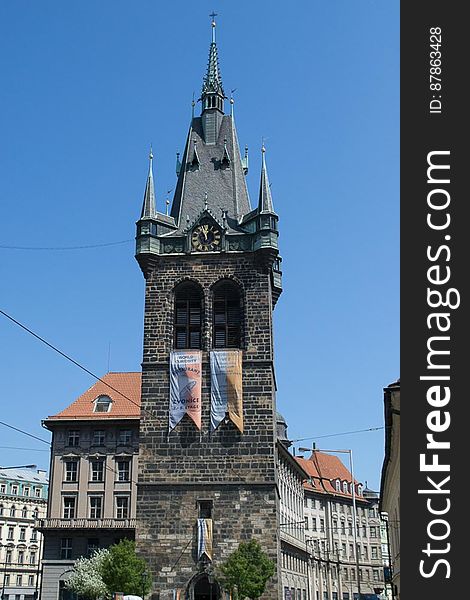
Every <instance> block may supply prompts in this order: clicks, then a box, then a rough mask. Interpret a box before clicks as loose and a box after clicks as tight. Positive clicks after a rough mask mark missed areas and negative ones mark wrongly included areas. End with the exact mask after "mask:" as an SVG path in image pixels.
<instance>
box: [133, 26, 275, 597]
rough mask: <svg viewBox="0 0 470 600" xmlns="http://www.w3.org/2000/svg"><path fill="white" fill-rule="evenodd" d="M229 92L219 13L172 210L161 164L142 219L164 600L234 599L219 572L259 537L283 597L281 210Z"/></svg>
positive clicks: (146, 381)
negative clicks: (275, 314)
mask: <svg viewBox="0 0 470 600" xmlns="http://www.w3.org/2000/svg"><path fill="white" fill-rule="evenodd" d="M225 100H226V97H225V93H224V89H223V86H222V79H221V74H220V68H219V63H218V49H217V44H216V40H215V23H214V22H213V23H212V42H211V44H210V49H209V61H208V67H207V71H206V75H205V77H204V80H203V87H202V93H201V98H200V101H201V114H200V115H199V116H193V118H192V120H191V124H190V128H189V132H188V137H187V141H186V146H185V150H184V152H183V154H182V158H181V160H180V158H179V156H178V160H177V177H178V179H177V183H176V188H175V195H174V198H173V202H172V206H171V210H170V213H169V214H163V213H161V212H157V210H156V207H155V192H154V184H153V174H152V171H151V168H150V171H149V176H148V180H147V185H146V189H145V195H144V202H143V207H142V213H141V218H140V220H139V221H138V223H137V236H136V243H137V246H136V258H137V260H138V262H139V265H140V267H141V269H142V272H143V274H144V277H145V282H146V291H145V316H144V348H143V362H142V419H141V430H140V457H139V481H138V498H137V530H136V542H137V549H138V551H139V553H140V554H141V555H142V556H143V557H144V558H145V559H146V560H147V563H148V565H149V568H150V570H151V573H152V577H153V581H154V589H153V594H154V598H159V599H161V600H163V599H164V598H173V597H174V596H175V595H177V594H179V595H180V597H181V598H189V599H191V600H205V599H206V598H209V597H210V598H212V599H213V600H217V599H219V598H221V597H223V590H222V589H221V586H220V585H219V583H218V581H217V577H216V573H217V569H218V567H219V566H220V565H221V564H222V563H223V562H224V561H225V560H226V559H227V558H228V556H229V555H230V554H231V552H232V551H234V550H235V549H236V548H237V547H238V544H239V543H240V541H243V540H248V539H250V538H255V539H257V540H258V541H259V542H260V543H261V545H262V547H263V548H264V550H265V551H266V552H267V553H268V554H269V556H270V557H271V558H272V560H273V561H274V562H275V565H276V572H275V575H274V577H273V578H272V579H271V580H270V581H269V582H268V587H267V590H266V593H265V594H264V596H263V598H269V599H271V600H272V599H274V598H280V597H281V583H280V568H281V567H280V558H281V546H280V536H279V524H280V521H279V518H280V507H279V506H280V501H279V494H278V485H277V476H278V474H277V452H278V450H277V446H276V410H275V378H274V356H273V335H272V311H273V309H274V306H275V304H276V301H277V299H278V297H279V295H280V293H281V272H280V258H279V255H278V245H277V238H278V216H277V214H276V213H275V211H274V208H273V202H272V197H271V191H270V187H269V182H268V177H267V170H266V162H265V153H264V148H263V152H262V168H261V182H260V188H259V196H258V202H257V203H256V205H255V207H254V208H252V206H251V204H250V200H249V196H248V190H247V185H246V181H245V175H246V173H247V170H248V157H247V154H246V152H245V155H244V156H243V157H242V156H241V154H240V149H239V145H238V139H237V132H236V128H235V121H234V116H233V100H231V110H230V114H226V113H225V110H224V104H225ZM260 109H261V107H260ZM151 160H152V156H151ZM191 361H192V363H191ZM190 363H191V364H192V365H193V366H192V367H190V366H189V365H190ZM221 365H222V366H221ZM170 371H171V373H172V377H173V378H172V379H171V378H170ZM229 371H230V372H229ZM221 382H222V383H221ZM219 384H220V385H221V386H222V391H221V390H220V388H219ZM191 390H193V391H192V392H191ZM224 401H226V402H228V406H227V410H224V408H223V403H224ZM235 405H236V406H235ZM181 410H182V412H183V413H184V416H182V418H181V419H179V417H178V419H177V418H176V415H180V416H181ZM221 411H222V414H221ZM219 417H220V418H219ZM204 532H206V533H204ZM201 535H202V536H203V538H201ZM204 535H206V537H204ZM207 536H209V537H210V546H211V548H210V550H208V547H207V545H205V544H206V542H207ZM204 548H205V550H204ZM206 550H207V552H206ZM209 555H210V556H209Z"/></svg>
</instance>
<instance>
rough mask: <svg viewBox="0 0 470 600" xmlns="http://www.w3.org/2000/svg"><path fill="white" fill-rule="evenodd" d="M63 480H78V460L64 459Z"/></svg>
mask: <svg viewBox="0 0 470 600" xmlns="http://www.w3.org/2000/svg"><path fill="white" fill-rule="evenodd" d="M65 481H72V482H76V481H78V460H66V461H65Z"/></svg>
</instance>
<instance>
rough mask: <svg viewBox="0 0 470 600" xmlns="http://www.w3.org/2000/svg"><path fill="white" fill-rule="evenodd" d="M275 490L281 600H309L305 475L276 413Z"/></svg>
mask: <svg viewBox="0 0 470 600" xmlns="http://www.w3.org/2000/svg"><path fill="white" fill-rule="evenodd" d="M277 436H278V442H277V446H278V465H277V470H278V487H279V496H280V513H281V519H280V520H281V522H280V524H279V534H280V540H281V586H282V598H283V600H307V599H310V593H309V592H310V590H309V588H310V585H311V583H310V579H311V574H310V553H309V548H308V545H307V543H306V536H305V527H304V523H305V517H304V484H305V481H306V480H307V479H308V478H309V474H308V473H307V472H306V471H305V470H304V469H303V468H302V466H301V465H300V463H299V461H297V460H296V459H295V457H294V456H292V454H290V452H289V451H288V448H289V446H290V445H291V443H290V441H289V440H288V438H287V423H286V421H285V419H284V417H283V416H282V415H281V414H280V413H277Z"/></svg>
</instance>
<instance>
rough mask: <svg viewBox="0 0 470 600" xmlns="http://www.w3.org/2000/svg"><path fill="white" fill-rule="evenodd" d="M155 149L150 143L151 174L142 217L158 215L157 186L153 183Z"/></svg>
mask: <svg viewBox="0 0 470 600" xmlns="http://www.w3.org/2000/svg"><path fill="white" fill-rule="evenodd" d="M152 161H153V150H152V145H151V144H150V151H149V174H148V177H147V183H146V185H145V192H144V202H143V204H142V213H141V215H140V218H141V219H142V218H144V217H149V218H151V219H153V218H154V217H155V215H156V212H157V209H156V204H155V187H154V183H153V162H152Z"/></svg>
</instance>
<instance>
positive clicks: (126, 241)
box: [0, 239, 134, 251]
mask: <svg viewBox="0 0 470 600" xmlns="http://www.w3.org/2000/svg"><path fill="white" fill-rule="evenodd" d="M133 241H134V240H132V239H131V240H120V241H119V242H106V243H104V244H89V245H85V246H7V245H4V244H1V245H0V248H1V249H2V250H46V251H47V250H49V251H54V250H59V251H60V250H89V249H90V248H106V247H109V246H119V245H120V244H129V243H130V242H133Z"/></svg>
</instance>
